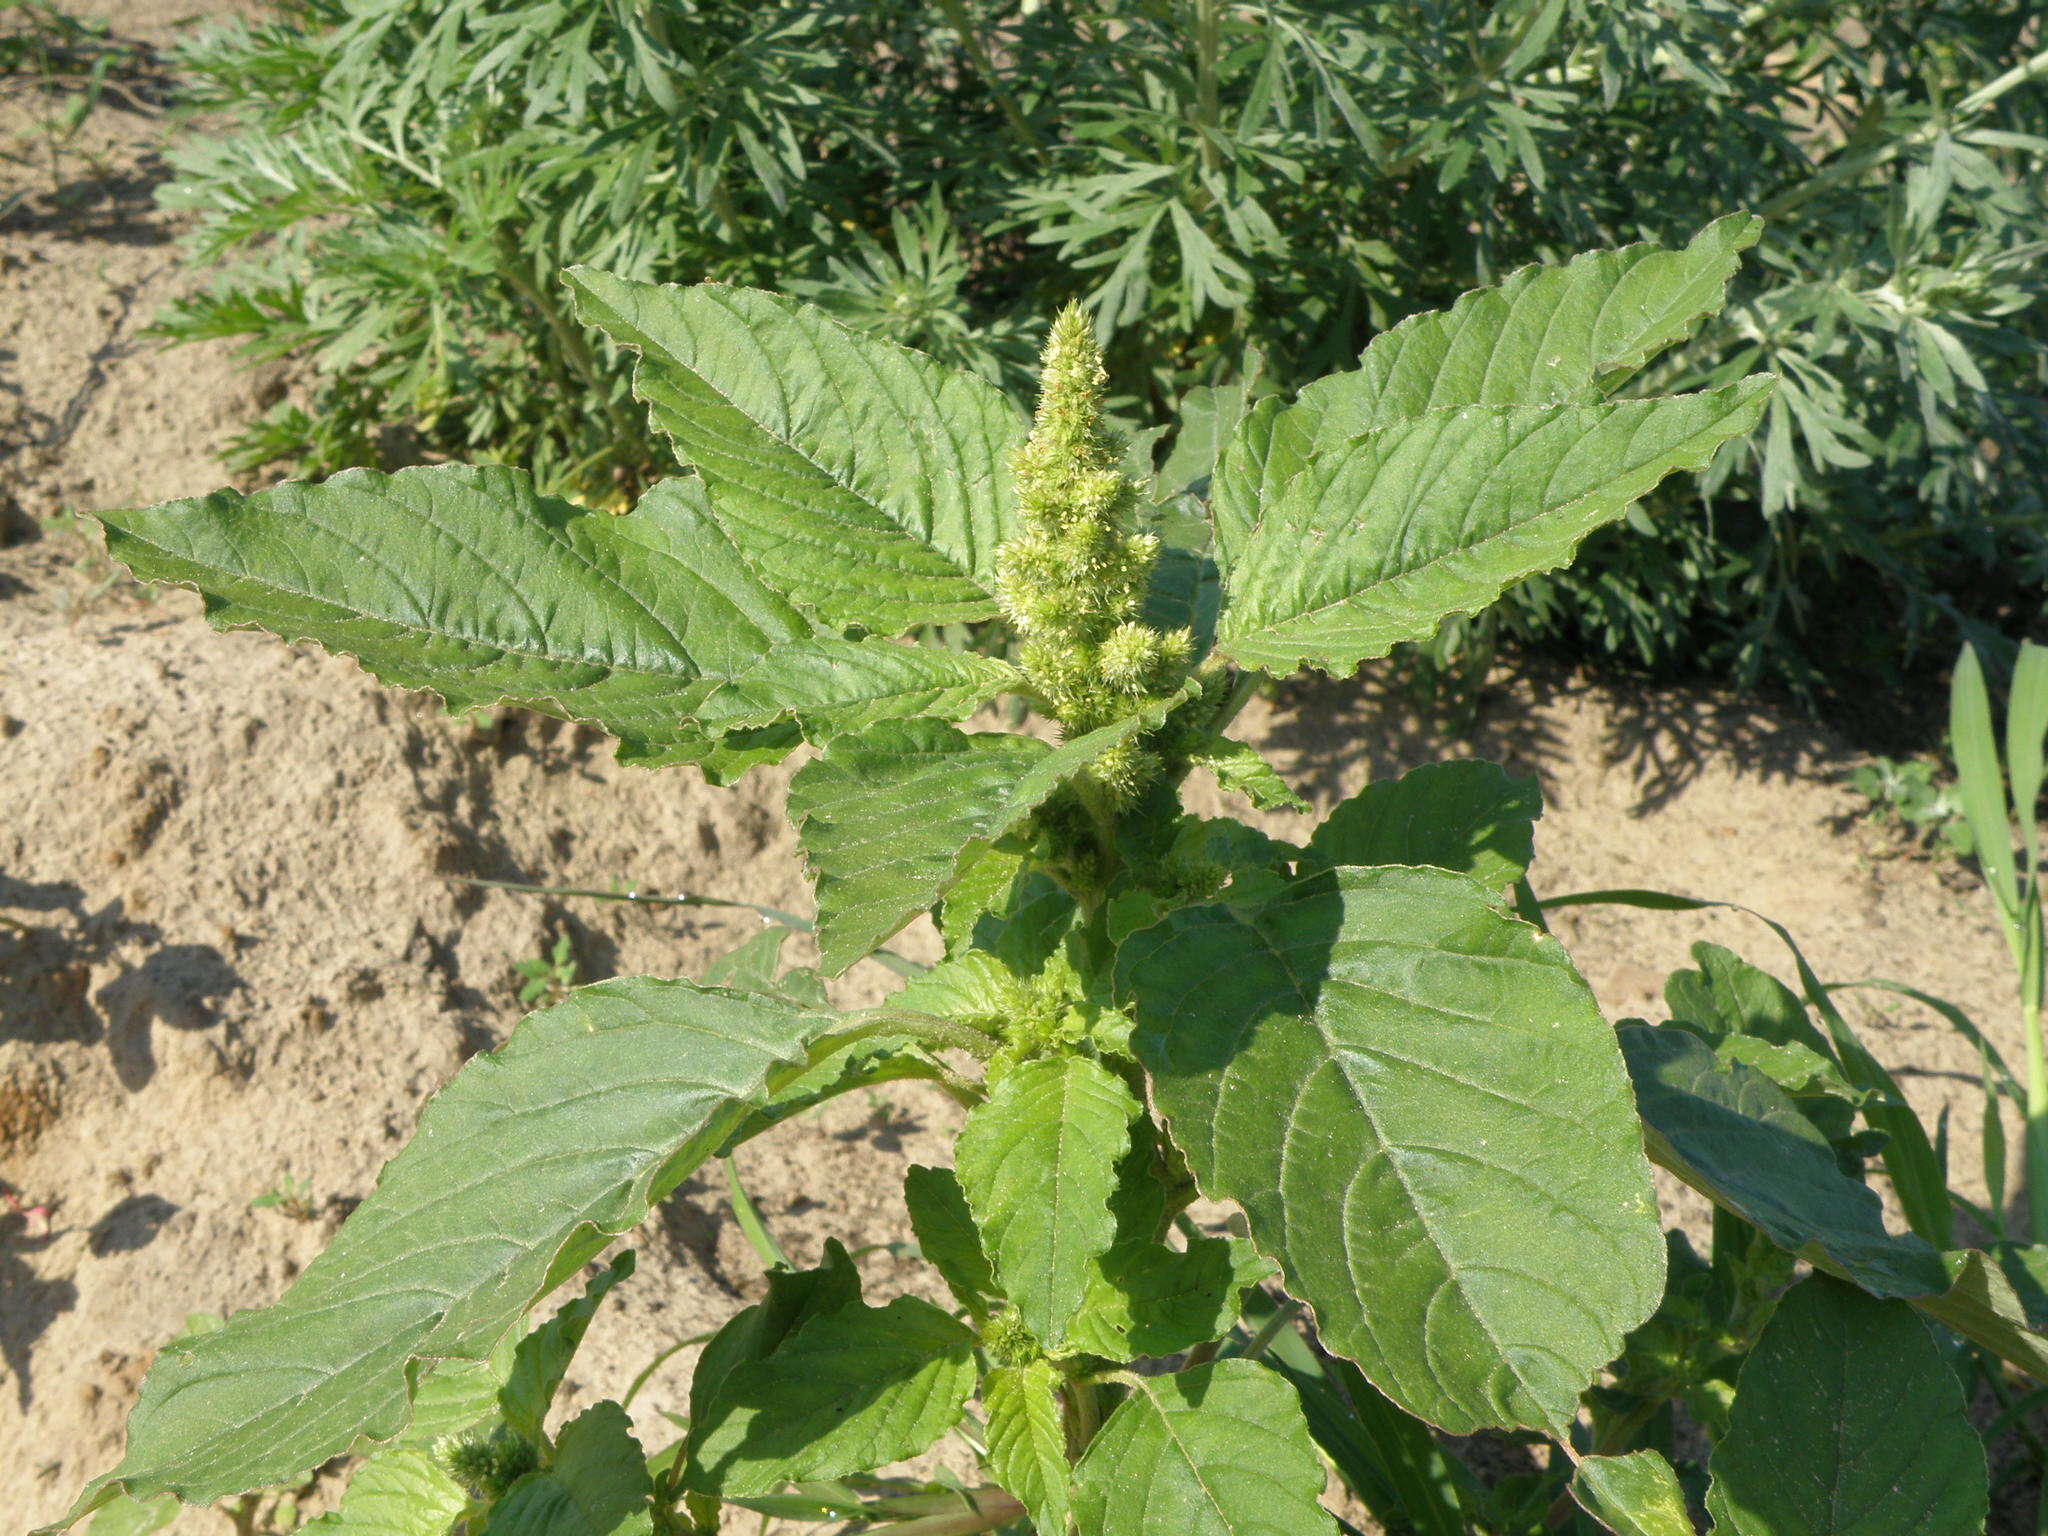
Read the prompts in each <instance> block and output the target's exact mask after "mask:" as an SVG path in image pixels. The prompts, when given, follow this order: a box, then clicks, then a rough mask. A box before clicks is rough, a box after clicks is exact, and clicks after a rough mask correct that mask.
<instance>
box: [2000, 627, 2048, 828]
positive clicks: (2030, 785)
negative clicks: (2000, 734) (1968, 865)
mask: <svg viewBox="0 0 2048 1536" xmlns="http://www.w3.org/2000/svg"><path fill="white" fill-rule="evenodd" d="M2044 739H2048V646H2044V645H2036V644H2035V643H2034V642H2033V641H2031V640H2022V641H2021V642H2020V654H2019V658H2018V660H2016V661H2015V662H2014V663H2013V669H2012V695H2011V697H2010V698H2008V699H2007V700H2006V704H2005V766H2006V771H2007V772H2008V773H2010V774H2011V775H2012V803H2013V806H2014V808H2015V809H2017V810H2018V811H2019V820H2020V837H2021V840H2022V841H2023V842H2024V843H2025V845H2026V850H2027V867H2028V868H2029V869H2033V868H2036V867H2038V865H2039V863H2040V858H2041V848H2040V829H2039V828H2038V827H2037V826H2036V825H2035V822H2034V811H2035V807H2036V806H2038V805H2039V804H2040V803H2041V780H2042V775H2043V771H2044V770H2043V764H2042V750H2043V746H2044Z"/></svg>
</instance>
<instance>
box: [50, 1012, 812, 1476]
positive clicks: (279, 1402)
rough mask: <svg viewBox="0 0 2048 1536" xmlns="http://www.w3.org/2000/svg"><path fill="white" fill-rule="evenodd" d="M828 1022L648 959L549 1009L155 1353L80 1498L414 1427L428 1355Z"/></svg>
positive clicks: (306, 1455) (711, 1135)
mask: <svg viewBox="0 0 2048 1536" xmlns="http://www.w3.org/2000/svg"><path fill="white" fill-rule="evenodd" d="M830 1022H831V1019H830V1017H829V1016H828V1015H821V1014H814V1013H810V1012H806V1011H804V1010H801V1009H798V1008H795V1007H793V1006H791V1005H789V1004H786V1003H780V1002H776V1001H774V1000H771V999H767V998H761V997H755V996H751V995H746V994H741V993H728V992H716V991H707V990H704V989H701V988H698V987H696V986H693V985H692V984H690V983H688V982H681V981H654V980H649V979H646V978H635V979H628V980H621V981H611V982H603V983H600V984H598V985H596V986H591V987H584V988H581V989H579V990H577V991H575V992H573V993H571V994H570V995H569V997H568V998H567V1000H565V1001H564V1002H562V1003H559V1004H557V1005H556V1006H555V1007H553V1008H549V1009H546V1010H544V1011H542V1012H540V1013H536V1014H534V1015H533V1016H531V1017H530V1018H528V1019H527V1020H526V1021H525V1022H524V1023H522V1024H521V1025H520V1026H519V1028H518V1029H517V1030H515V1031H514V1032H513V1035H512V1038H511V1039H510V1040H509V1041H508V1042H507V1043H506V1044H505V1045H504V1046H503V1047H501V1048H500V1049H499V1050H497V1051H495V1052H493V1053H491V1054H490V1055H487V1056H479V1057H476V1058H474V1059H473V1060H471V1061H470V1062H469V1063H468V1064H467V1065H466V1066H465V1067H463V1069H462V1071H461V1072H460V1073H459V1074H458V1075H457V1076H456V1078H455V1080H454V1081H453V1082H452V1083H450V1084H449V1086H448V1087H446V1088H444V1089H443V1090H442V1091H441V1092H440V1093H439V1094H438V1095H436V1097H435V1098H434V1099H433V1100H432V1101H431V1102H430V1103H429V1104H428V1106H427V1107H426V1109H425V1111H424V1112H423V1113H422V1114H421V1116H420V1120H419V1127H418V1130H417V1132H416V1133H415V1134H414V1136H413V1139H412V1141H411V1143H410V1144H409V1145H408V1146H406V1147H405V1149H404V1150H403V1151H401V1152H400V1153H399V1154H398V1155H397V1156H396V1157H395V1158H393V1159H392V1160H391V1161H390V1162H389V1163H388V1164H386V1165H385V1168H384V1171H383V1174H382V1176H381V1178H380V1180H379V1182H378V1185H377V1188H376V1190H375V1191H374V1192H373V1193H372V1194H371V1195H370V1197H369V1198H368V1199H366V1200H365V1201H364V1202H363V1203H362V1204H361V1205H360V1206H359V1207H357V1209H356V1211H355V1213H354V1214H353V1215H352V1216H350V1217H349V1219H348V1221H347V1222H346V1223H345V1224H344V1225H343V1227H342V1229H341V1231H340V1232H339V1233H338V1234H337V1235H336V1237H335V1239H334V1241H333V1242H332V1243H331V1244H329V1246H328V1248H327V1251H326V1252H325V1253H323V1254H321V1255H320V1257H319V1258H317V1259H315V1260H314V1261H313V1263H312V1264H310V1265H308V1266H307V1268H306V1271H305V1273H304V1274H303V1275H301V1276H300V1277H299V1279H298V1280H297V1282H296V1283H294V1284H293V1286H292V1287H291V1289H289V1290H288V1291H286V1292H285V1294H284V1296H283V1298H282V1299H281V1300H279V1301H278V1302H277V1303H276V1304H275V1305H274V1306H270V1307H266V1308H261V1309H258V1310H255V1311H249V1312H242V1313H239V1314H237V1315H236V1316H234V1317H233V1318H231V1319H229V1321H228V1324H227V1326H226V1327H225V1328H222V1329H221V1330H220V1331H218V1332H216V1333H210V1334H206V1335H204V1336H202V1337H198V1338H194V1339H190V1340H187V1341H184V1342H182V1343H177V1344H171V1345H166V1346H165V1347H164V1349H163V1350H162V1351H160V1352H159V1354H158V1356H157V1360H156V1364H155V1366H154V1367H153V1368H152V1369H151V1371H150V1373H149V1375H148V1377H147V1378H146V1379H145V1381H144V1383H143V1387H142V1393H141V1398H140V1400H139V1401H138V1403H137V1405H136V1408H135V1411H134V1413H133V1414H132V1415H131V1416H130V1418H129V1421H128V1452H127V1455H126V1457H125V1458H124V1459H123V1460H122V1463H121V1465H120V1466H119V1467H117V1468H116V1469H115V1470H114V1471H113V1472H112V1473H110V1474H108V1475H107V1476H106V1477H103V1478H101V1479H99V1480H98V1481H97V1482H95V1483H94V1484H93V1485H92V1486H91V1487H90V1488H88V1489H87V1490H86V1492H85V1494H84V1495H82V1496H81V1498H80V1500H79V1503H78V1505H77V1508H76V1514H79V1515H82V1514H84V1513H86V1512H87V1511H89V1510H91V1509H95V1508H97V1507H98V1506H99V1504H100V1502H101V1501H102V1500H103V1499H104V1498H105V1497H107V1496H109V1495H110V1494H111V1493H112V1492H114V1491H117V1490H125V1491H127V1492H128V1493H130V1494H133V1495H135V1496H136V1497H140V1498H150V1497H154V1496H155V1495H156V1494H158V1493H160V1492H164V1491H170V1492H174V1493H176V1494H178V1495H179V1496H180V1497H181V1498H183V1499H185V1500H186V1501H187V1502H188V1503H203V1502H205V1501H207V1500H210V1499H214V1498H218V1497H221V1496H223V1495H226V1494H231V1493H239V1492H242V1491H243V1490H245V1489H249V1488H257V1487H264V1486H268V1485H272V1484H277V1483H283V1482H286V1481H288V1480H290V1479H291V1478H293V1477H294V1476H297V1475H298V1474H300V1473H302V1472H304V1471H306V1470H307V1469H309V1468H311V1467H315V1466H318V1465H319V1464H320V1463H321V1462H323V1461H326V1460H327V1459H328V1458H329V1457H331V1456H337V1455H340V1454H342V1453H343V1452H345V1451H348V1450H349V1449H351V1447H354V1446H356V1445H358V1443H359V1442H362V1441H369V1442H375V1441H384V1440H389V1439H391V1438H392V1437H394V1436H396V1435H399V1434H400V1433H402V1432H403V1431H404V1430H405V1428H406V1425H407V1421H408V1418H409V1416H410V1413H411V1402H410V1398H411V1390H410V1378H411V1376H412V1375H413V1373H414V1372H415V1371H416V1369H417V1367H418V1364H419V1362H421V1361H429V1360H439V1361H460V1360H482V1359H484V1358H486V1357H487V1356H488V1355H490V1353H491V1351H492V1349H493V1347H494V1346H495V1345H497V1344H498V1343H499V1342H500V1341H501V1340H502V1339H503V1337H504V1336H505V1334H506V1332H507V1331H508V1330H509V1329H510V1328H511V1327H512V1325H513V1324H514V1323H515V1322H516V1321H517V1320H518V1318H519V1317H520V1316H521V1314H522V1313H524V1312H525V1310H526V1309H527V1308H528V1307H529V1306H531V1305H532V1304H533V1302H534V1301H535V1300H536V1299H537V1298H539V1297H540V1296H542V1295H544V1294H546V1293H547V1292H548V1291H550V1290H552V1289H553V1288H554V1287H555V1286H556V1285H558V1284H560V1283H561V1281H563V1280H564V1279H566V1278H567V1277H568V1276H570V1275H572V1274H574V1273H575V1272H576V1271H577V1270H578V1269H579V1268H581V1267H582V1266H583V1265H584V1264H585V1263H587V1262H588V1261H589V1260H591V1259H592V1258H594V1257H595V1256H596V1255H597V1253H598V1252H599V1251H600V1250H601V1249H602V1248H603V1247H604V1246H605V1244H606V1243H608V1242H609V1241H610V1240H611V1238H612V1237H614V1236H615V1235H617V1234H619V1233H622V1232H624V1231H626V1230H628V1229H629V1228H631V1227H633V1226H634V1225H636V1224H637V1223H638V1222H640V1221H641V1220H642V1219H643V1218H644V1217H645V1216H646V1215H647V1212H648V1211H649V1209H650V1208H651V1207H652V1206H653V1204H654V1202H656V1201H657V1200H659V1199H660V1198H661V1197H662V1196H664V1195H665V1194H667V1193H668V1191H670V1190H671V1189H673V1188H675V1186H676V1185H677V1184H679V1183H680V1182H681V1181H682V1180H683V1179H684V1178H685V1177H687V1176H688V1175H689V1173H690V1172H691V1170H692V1169H694V1168H695V1167H696V1166H697V1165H698V1163H700V1162H701V1161H702V1160H703V1159H704V1158H705V1157H706V1156H708V1155H709V1154H710V1153H711V1151H712V1150H713V1149H714V1148H715V1147H717V1146H718V1145H719V1144H720V1142H721V1141H722V1140H723V1139H724V1137H725V1135H726V1133H727V1131H728V1130H729V1129H730V1128H731V1127H732V1126H734V1125H736V1124H737V1123H738V1122H739V1121H740V1120H741V1119H742V1118H743V1117H744V1116H745V1114H746V1113H747V1108H748V1105H749V1104H750V1103H751V1102H753V1101H755V1100H757V1099H759V1098H761V1097H762V1096H764V1095H765V1094H766V1093H767V1092H768V1091H769V1090H770V1088H771V1087H772V1085H773V1084H774V1083H775V1082H776V1080H777V1079H778V1077H779V1076H780V1075H781V1074H782V1073H784V1072H787V1071H789V1070H792V1066H791V1064H792V1063H794V1062H798V1061H801V1060H802V1057H803V1051H804V1046H805V1044H806V1042H807V1041H809V1040H810V1039H811V1038H812V1037H813V1036H815V1035H817V1034H818V1033H820V1032H822V1031H823V1030H824V1029H825V1028H826V1027H827V1026H828V1025H829V1024H830ZM442 1369H444V1370H445V1369H448V1367H447V1366H443V1367H442Z"/></svg>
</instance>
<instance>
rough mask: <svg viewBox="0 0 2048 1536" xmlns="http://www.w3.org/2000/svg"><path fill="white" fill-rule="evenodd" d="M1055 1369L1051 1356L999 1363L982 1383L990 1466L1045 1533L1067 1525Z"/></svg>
mask: <svg viewBox="0 0 2048 1536" xmlns="http://www.w3.org/2000/svg"><path fill="white" fill-rule="evenodd" d="M1059 1386H1060V1373H1059V1369H1058V1368H1057V1367H1056V1366H1054V1365H1053V1364H1052V1362H1051V1361H1049V1360H1034V1361H1032V1362H1031V1363H1030V1364H1029V1365H1020V1366H1011V1365H999V1366H997V1367H996V1368H995V1369H993V1370H991V1371H990V1372H989V1373H988V1375H987V1376H985V1377H984V1378H983V1379H982V1383H981V1407H982V1412H983V1414H984V1415H985V1416H986V1418H987V1421H988V1433H987V1435H986V1437H985V1438H986V1441H987V1444H988V1465H989V1470H990V1471H991V1472H993V1473H994V1474H995V1479H996V1482H997V1483H998V1484H1000V1485H1001V1486H1002V1488H1003V1490H1004V1491H1005V1492H1006V1493H1008V1494H1010V1495H1012V1496H1013V1497H1014V1498H1015V1499H1016V1500H1017V1501H1018V1502H1019V1503H1020V1504H1022V1505H1023V1506H1024V1508H1025V1509H1026V1510H1028V1511H1029V1512H1030V1514H1031V1523H1032V1525H1033V1527H1034V1528H1035V1529H1036V1530H1038V1531H1041V1532H1044V1533H1046V1536H1063V1533H1064V1532H1065V1531H1066V1529H1067V1518H1068V1511H1069V1501H1068V1493H1067V1483H1068V1471H1067V1433H1066V1427H1065V1421H1064V1418H1063V1416H1062V1414H1061V1412H1060V1399H1059Z"/></svg>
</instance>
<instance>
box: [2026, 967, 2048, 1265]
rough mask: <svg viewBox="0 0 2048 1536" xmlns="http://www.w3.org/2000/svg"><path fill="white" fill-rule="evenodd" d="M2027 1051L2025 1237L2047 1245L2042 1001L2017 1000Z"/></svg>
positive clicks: (2047, 1104) (2047, 1106) (2047, 1113)
mask: <svg viewBox="0 0 2048 1536" xmlns="http://www.w3.org/2000/svg"><path fill="white" fill-rule="evenodd" d="M2020 1029H2021V1031H2022V1032H2023V1033H2024V1034H2025V1036H2026V1049H2027V1126H2026V1143H2027V1237H2028V1239H2029V1241H2032V1242H2036V1243H2040V1242H2048V1058H2044V1056H2043V1053H2042V1049H2041V1001H2040V999H2039V998H2038V997H2033V996H2027V995H2023V996H2022V997H2021V998H2020Z"/></svg>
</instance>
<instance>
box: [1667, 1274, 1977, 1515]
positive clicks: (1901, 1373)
mask: <svg viewBox="0 0 2048 1536" xmlns="http://www.w3.org/2000/svg"><path fill="white" fill-rule="evenodd" d="M1710 1466H1711V1470H1712V1472H1713V1476H1714V1485H1713V1488H1712V1490H1711V1491H1710V1492H1709V1493H1708V1495H1707V1508H1708V1510H1709V1511H1710V1512H1711V1513H1712V1514H1713V1516H1714V1529H1715V1530H1716V1531H1717V1532H1721V1531H1725V1532H1727V1533H1728V1536H1785V1533H1786V1532H1792V1531H1796V1532H1798V1533H1799V1536H1851V1533H1854V1536H1981V1533H1982V1531H1983V1529H1984V1518H1985V1513H1986V1507H1987V1499H1988V1495H1987V1491H1986V1482H1985V1474H1984V1447H1983V1445H1982V1444H1981V1443H1980V1442H1979V1441H1978V1439H1977V1433H1976V1431H1975V1430H1973V1429H1972V1428H1971V1427H1970V1420H1969V1417H1968V1415H1967V1414H1966V1413H1965V1412H1964V1406H1963V1392H1962V1387H1961V1385H1960V1383H1958V1382H1957V1380H1956V1378H1955V1373H1954V1372H1953V1371H1951V1370H1950V1369H1949V1367H1948V1363H1947V1362H1946V1361H1945V1360H1943V1359H1942V1357H1941V1351H1940V1350H1938V1349H1937V1348H1935V1344H1934V1340H1933V1339H1932V1338H1931V1337H1929V1336H1928V1332H1927V1325H1926V1324H1925V1323H1923V1322H1921V1321H1920V1319H1919V1318H1917V1317H1915V1316H1914V1315H1913V1312H1912V1309H1911V1308H1909V1307H1907V1306H1906V1305H1905V1304H1904V1303H1902V1302H1897V1301H1880V1300H1878V1299H1876V1298H1875V1297H1871V1296H1867V1295H1865V1294H1864V1293H1863V1292H1862V1291H1859V1290H1857V1289H1856V1288H1855V1287H1854V1286H1850V1285H1845V1284H1843V1283H1842V1282H1840V1281H1838V1280H1832V1279H1829V1278H1828V1277H1827V1276H1825V1275H1815V1276H1813V1277H1812V1278H1811V1279H1809V1280H1806V1281H1805V1282H1803V1283H1802V1284H1800V1285H1797V1286H1794V1287H1793V1288H1792V1290H1791V1291H1790V1292H1788V1293H1787V1294H1786V1296H1785V1299H1784V1300H1783V1301H1781V1302H1779V1303H1778V1310H1777V1311H1776V1313H1774V1314H1773V1315H1772V1318H1771V1321H1770V1323H1769V1325H1768V1326H1766V1327H1765V1329H1764V1332H1763V1337H1762V1338H1760V1339H1758V1340H1757V1344H1756V1348H1755V1349H1754V1350H1753V1351H1751V1353H1750V1356H1749V1359H1748V1360H1747V1361H1746V1362H1745V1363H1744V1364H1743V1367H1742V1374H1741V1376H1740V1377H1738V1378H1737V1380H1736V1383H1735V1409H1734V1412H1733V1414H1732V1415H1731V1417H1730V1419H1729V1423H1728V1432H1727V1433H1726V1434H1725V1435H1723V1436H1722V1437H1721V1441H1720V1443H1719V1444H1718V1445H1716V1446H1715V1447H1714V1455H1713V1459H1712V1461H1711V1463H1710Z"/></svg>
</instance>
